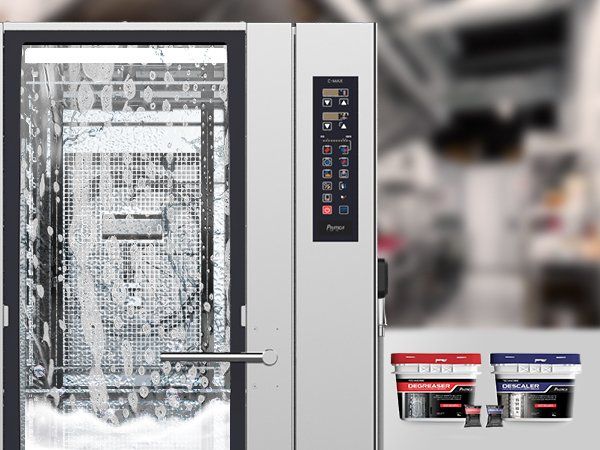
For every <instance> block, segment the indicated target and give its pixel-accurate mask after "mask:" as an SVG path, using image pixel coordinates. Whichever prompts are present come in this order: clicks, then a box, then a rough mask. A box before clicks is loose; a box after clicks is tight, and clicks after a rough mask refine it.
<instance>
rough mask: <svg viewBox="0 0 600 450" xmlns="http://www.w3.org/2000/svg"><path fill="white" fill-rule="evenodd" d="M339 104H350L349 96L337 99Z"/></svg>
mask: <svg viewBox="0 0 600 450" xmlns="http://www.w3.org/2000/svg"><path fill="white" fill-rule="evenodd" d="M339 103H340V106H348V105H349V104H350V99H349V98H340V99H339Z"/></svg>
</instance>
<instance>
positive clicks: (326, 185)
mask: <svg viewBox="0 0 600 450" xmlns="http://www.w3.org/2000/svg"><path fill="white" fill-rule="evenodd" d="M321 188H322V189H323V190H324V191H332V190H333V183H332V182H331V181H323V183H322V184H321Z"/></svg>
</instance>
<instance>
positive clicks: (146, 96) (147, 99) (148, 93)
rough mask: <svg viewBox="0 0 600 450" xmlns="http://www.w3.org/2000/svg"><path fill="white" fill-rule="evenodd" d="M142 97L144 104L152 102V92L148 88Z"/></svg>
mask: <svg viewBox="0 0 600 450" xmlns="http://www.w3.org/2000/svg"><path fill="white" fill-rule="evenodd" d="M142 97H143V99H144V101H145V102H146V103H150V102H151V101H152V98H153V97H154V92H153V91H152V88H151V87H150V86H146V89H144V92H143V94H142Z"/></svg>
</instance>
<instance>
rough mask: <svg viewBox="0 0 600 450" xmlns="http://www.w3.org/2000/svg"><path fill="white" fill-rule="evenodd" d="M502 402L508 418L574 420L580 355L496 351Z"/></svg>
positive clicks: (492, 358) (493, 359)
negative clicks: (574, 395)
mask: <svg viewBox="0 0 600 450" xmlns="http://www.w3.org/2000/svg"><path fill="white" fill-rule="evenodd" d="M490 363H491V364H492V366H493V368H494V374H495V376H496V392H497V394H498V404H499V405H502V406H504V413H503V417H504V418H505V419H506V420H518V421H548V422H555V421H556V422H560V421H569V420H572V419H573V394H574V389H575V377H576V376H577V374H579V373H581V359H580V356H579V355H578V354H573V353H571V354H565V353H563V354H557V353H492V354H491V356H490Z"/></svg>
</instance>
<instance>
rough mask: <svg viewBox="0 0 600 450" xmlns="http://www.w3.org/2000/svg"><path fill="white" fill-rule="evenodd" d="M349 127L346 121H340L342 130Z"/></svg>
mask: <svg viewBox="0 0 600 450" xmlns="http://www.w3.org/2000/svg"><path fill="white" fill-rule="evenodd" d="M347 129H348V125H346V122H340V130H347Z"/></svg>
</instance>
